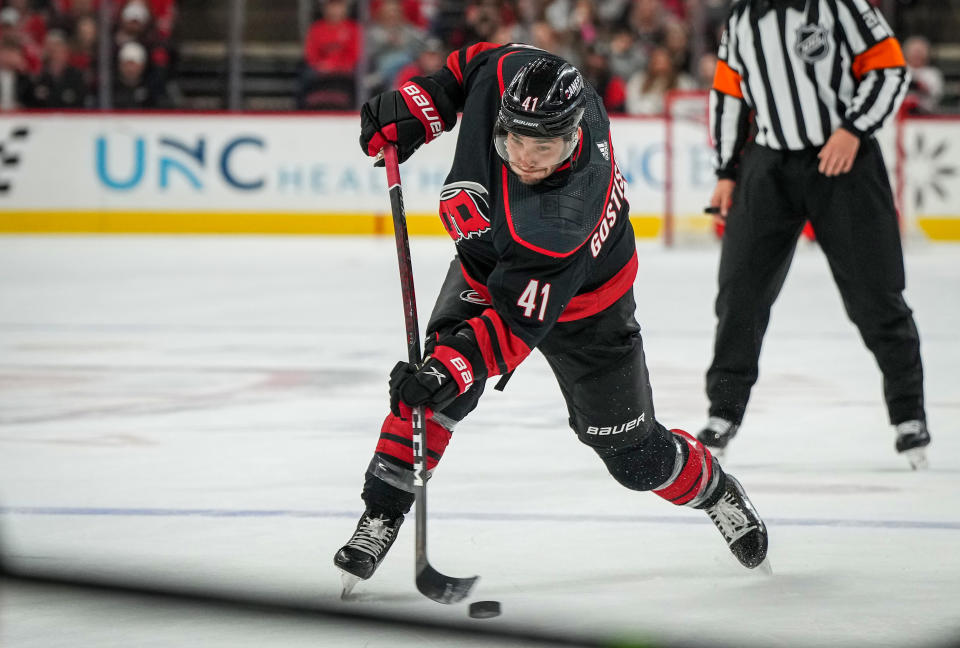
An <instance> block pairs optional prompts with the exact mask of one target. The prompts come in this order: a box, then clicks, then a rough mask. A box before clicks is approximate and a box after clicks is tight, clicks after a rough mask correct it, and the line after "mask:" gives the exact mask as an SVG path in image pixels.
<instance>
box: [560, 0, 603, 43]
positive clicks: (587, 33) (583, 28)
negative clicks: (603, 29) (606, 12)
mask: <svg viewBox="0 0 960 648" xmlns="http://www.w3.org/2000/svg"><path fill="white" fill-rule="evenodd" d="M554 29H556V26H554ZM568 34H569V36H570V39H569V40H568V42H572V43H578V44H579V45H580V46H581V47H583V48H586V47H589V46H590V45H592V44H593V43H595V42H596V41H597V38H598V37H599V36H600V27H599V19H598V17H597V13H596V5H595V4H594V2H593V0H577V3H576V4H575V5H574V7H573V13H572V14H571V17H570V28H569V29H568Z"/></svg>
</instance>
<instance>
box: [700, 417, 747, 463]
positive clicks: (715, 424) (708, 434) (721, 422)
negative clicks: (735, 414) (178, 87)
mask: <svg viewBox="0 0 960 648" xmlns="http://www.w3.org/2000/svg"><path fill="white" fill-rule="evenodd" d="M738 429H740V426H739V425H738V424H736V423H734V422H733V421H728V420H727V419H724V418H720V417H719V416H711V417H710V419H709V420H708V421H707V425H706V426H705V427H704V428H703V429H702V430H700V433H699V434H698V435H697V441H699V442H700V443H702V444H703V445H705V446H707V448H708V449H709V450H710V454H712V455H713V456H714V457H716V458H717V459H723V456H724V454H725V453H726V450H727V444H728V443H730V440H731V439H733V437H735V436H736V435H737V430H738Z"/></svg>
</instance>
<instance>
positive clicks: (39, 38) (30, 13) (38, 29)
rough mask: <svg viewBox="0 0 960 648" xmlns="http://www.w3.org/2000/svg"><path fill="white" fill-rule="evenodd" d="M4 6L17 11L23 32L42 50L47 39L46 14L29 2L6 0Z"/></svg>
mask: <svg viewBox="0 0 960 648" xmlns="http://www.w3.org/2000/svg"><path fill="white" fill-rule="evenodd" d="M4 6H5V8H13V9H16V10H17V15H18V22H19V24H20V30H21V32H22V33H23V35H24V36H25V37H27V38H29V39H30V41H31V42H32V43H34V44H35V45H36V46H37V48H38V49H40V46H41V45H42V44H43V43H44V42H45V40H46V38H47V16H46V14H44V13H43V12H41V11H37V10H36V9H34V8H33V7H32V6H31V3H30V2H29V0H6V2H4Z"/></svg>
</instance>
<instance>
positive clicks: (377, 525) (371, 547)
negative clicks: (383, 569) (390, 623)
mask: <svg viewBox="0 0 960 648" xmlns="http://www.w3.org/2000/svg"><path fill="white" fill-rule="evenodd" d="M401 524H403V516H402V515H401V516H400V517H398V518H396V519H395V520H391V519H389V518H387V517H385V516H383V515H379V516H376V517H373V516H371V515H369V513H367V512H364V514H363V515H361V516H360V521H359V522H358V523H357V529H356V531H354V532H353V536H351V538H350V540H349V541H347V544H345V545H343V547H341V548H340V550H339V551H338V552H337V554H336V555H335V556H334V557H333V564H334V565H336V566H337V567H338V568H339V569H340V570H341V571H342V572H343V573H342V580H343V591H342V592H341V594H340V596H341V598H347V597H348V596H350V593H351V592H352V591H353V588H354V587H355V586H356V584H357V583H359V582H360V581H361V580H367V579H368V578H370V577H371V576H373V572H375V571H376V570H377V567H379V566H380V563H381V561H382V560H383V558H384V557H385V556H386V555H387V552H388V551H389V550H390V547H391V546H392V545H393V542H394V540H396V539H397V530H399V529H400V525H401Z"/></svg>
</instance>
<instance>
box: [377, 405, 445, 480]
mask: <svg viewBox="0 0 960 648" xmlns="http://www.w3.org/2000/svg"><path fill="white" fill-rule="evenodd" d="M386 434H391V435H393V436H396V437H401V438H403V439H407V440H409V441H410V445H406V444H404V443H401V442H399V441H394V440H393V439H389V438H385V437H384V435H386ZM452 434H453V433H452V432H450V430H448V429H447V428H445V427H443V426H442V425H440V424H439V423H436V422H434V421H433V420H432V419H429V418H428V419H427V451H428V452H434V453H436V455H437V456H438V457H442V456H443V451H444V450H446V449H447V444H448V443H450V436H451V435H452ZM376 451H377V452H381V453H383V454H385V455H390V456H391V457H393V458H394V459H399V460H400V461H403V462H405V463H408V464H410V465H411V466H412V465H413V420H412V417H410V416H408V417H407V418H406V420H404V419H402V418H400V417H399V416H394V415H393V414H392V413H391V414H387V418H385V419H384V421H383V426H382V427H381V428H380V440H379V441H378V442H377V449H376ZM438 461H439V459H434V458H433V457H430V456H429V455H428V456H427V469H428V470H431V469H433V467H434V466H436V465H437V462H438Z"/></svg>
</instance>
